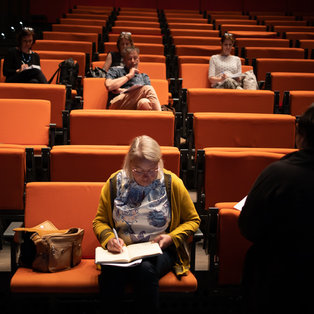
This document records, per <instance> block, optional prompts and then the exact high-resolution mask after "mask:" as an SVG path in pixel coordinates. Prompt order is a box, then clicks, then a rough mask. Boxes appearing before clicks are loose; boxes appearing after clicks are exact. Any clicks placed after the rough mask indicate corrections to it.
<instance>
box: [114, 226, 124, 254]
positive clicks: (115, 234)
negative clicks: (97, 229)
mask: <svg viewBox="0 0 314 314" xmlns="http://www.w3.org/2000/svg"><path fill="white" fill-rule="evenodd" d="M112 229H113V233H114V236H115V238H116V240H117V242H118V245H119V246H120V252H121V251H122V246H121V244H120V240H119V237H118V233H117V230H116V229H115V228H112Z"/></svg>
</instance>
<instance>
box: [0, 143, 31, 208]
mask: <svg viewBox="0 0 314 314" xmlns="http://www.w3.org/2000/svg"><path fill="white" fill-rule="evenodd" d="M0 173H1V176H0V210H1V209H5V210H7V209H13V210H21V209H24V201H23V195H24V181H25V148H24V147H23V146H21V147H18V146H16V147H14V146H13V145H12V147H7V146H6V145H5V144H0Z"/></svg>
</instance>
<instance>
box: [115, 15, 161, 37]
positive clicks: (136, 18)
mask: <svg viewBox="0 0 314 314" xmlns="http://www.w3.org/2000/svg"><path fill="white" fill-rule="evenodd" d="M118 21H119V22H121V21H124V22H125V21H133V22H134V21H138V22H145V21H146V22H158V17H157V16H152V15H148V16H147V15H146V16H145V15H142V16H137V15H136V13H134V15H124V16H123V15H119V17H118V20H117V22H118ZM132 38H133V36H132Z"/></svg>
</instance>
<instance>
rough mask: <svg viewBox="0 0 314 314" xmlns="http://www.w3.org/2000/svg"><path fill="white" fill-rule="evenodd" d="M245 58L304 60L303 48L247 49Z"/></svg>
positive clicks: (245, 49)
mask: <svg viewBox="0 0 314 314" xmlns="http://www.w3.org/2000/svg"><path fill="white" fill-rule="evenodd" d="M241 56H242V57H244V58H247V59H249V60H250V62H251V60H252V59H253V58H255V59H256V58H285V59H304V49H303V48H287V47H245V48H244V55H243V54H242V55H241Z"/></svg>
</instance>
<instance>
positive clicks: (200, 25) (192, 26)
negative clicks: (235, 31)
mask: <svg viewBox="0 0 314 314" xmlns="http://www.w3.org/2000/svg"><path fill="white" fill-rule="evenodd" d="M168 27H169V29H170V30H171V29H200V30H212V29H214V28H213V24H207V23H172V22H170V23H168Z"/></svg>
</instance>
